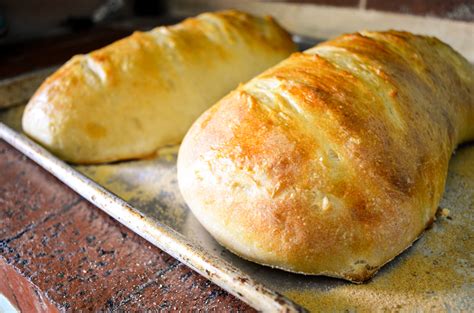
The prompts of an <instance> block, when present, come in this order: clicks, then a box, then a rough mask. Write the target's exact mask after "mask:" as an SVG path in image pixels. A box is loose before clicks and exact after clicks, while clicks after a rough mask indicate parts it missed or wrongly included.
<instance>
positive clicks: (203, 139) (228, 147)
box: [178, 31, 474, 282]
mask: <svg viewBox="0 0 474 313" xmlns="http://www.w3.org/2000/svg"><path fill="white" fill-rule="evenodd" d="M473 83H474V78H473V66H472V65H470V64H469V63H468V62H467V61H466V60H465V59H464V58H463V57H462V56H460V55H459V54H457V53H456V52H455V51H454V50H452V49H451V48H450V47H449V46H447V45H445V44H443V43H442V42H440V41H439V40H437V39H435V38H430V37H423V36H416V35H412V34H410V33H406V32H396V31H389V32H364V33H357V34H350V35H344V36H341V37H339V38H336V39H334V40H332V41H329V42H326V43H323V44H320V45H318V46H316V47H315V48H312V49H309V50H307V51H305V52H304V53H295V54H293V55H292V56H291V57H290V58H288V59H287V60H285V61H283V62H281V63H280V64H279V65H277V66H275V67H273V68H271V69H269V70H267V71H266V72H264V73H263V74H261V75H260V76H258V77H256V78H255V79H253V80H251V81H250V82H248V83H247V84H244V85H241V86H240V87H239V88H238V89H237V90H235V91H233V92H231V93H230V94H229V95H228V96H226V97H225V98H224V99H222V100H221V101H219V102H218V103H217V104H216V105H215V106H214V107H212V108H211V109H209V110H208V111H207V112H206V113H204V114H203V115H202V116H201V117H200V118H199V119H198V120H197V121H196V122H195V123H194V125H193V126H192V128H191V129H190V130H189V132H188V134H187V135H186V137H185V139H184V141H183V144H182V146H181V148H180V152H179V158H178V179H179V185H180V189H181V192H182V194H183V196H184V198H185V200H186V202H187V204H188V205H189V207H190V208H191V210H192V211H193V213H194V214H195V215H196V217H197V218H198V220H199V221H200V222H201V223H202V224H203V225H204V227H205V228H206V229H207V230H208V231H209V232H210V233H211V234H212V235H213V236H214V237H215V238H216V239H217V240H218V241H219V242H220V243H221V244H222V245H223V246H225V247H227V248H228V249H229V250H231V251H233V252H234V253H236V254H238V255H240V256H242V257H244V258H246V259H249V260H252V261H254V262H257V263H261V264H265V265H270V266H273V267H277V268H281V269H285V270H288V271H292V272H299V273H306V274H321V275H328V276H334V277H341V278H344V279H348V280H351V281H355V282H361V281H364V280H367V279H369V278H370V277H371V276H372V275H373V274H374V273H375V272H376V271H377V270H378V269H379V268H380V267H381V266H382V265H384V264H385V263H387V262H388V261H390V260H391V259H393V258H394V257H395V256H396V255H398V254H399V253H401V252H402V251H403V250H405V249H406V248H407V247H409V246H410V245H411V244H412V243H413V241H414V240H415V239H416V238H417V237H418V236H419V235H420V234H421V233H422V232H423V230H424V229H425V228H426V227H427V225H428V224H429V223H431V222H432V220H433V218H434V215H435V212H436V209H437V206H438V203H439V201H440V199H441V196H442V194H443V190H444V184H445V180H446V175H447V168H448V162H449V159H450V156H451V153H452V152H453V150H454V149H455V147H456V145H457V144H459V143H460V142H462V141H466V140H469V139H472V138H474V100H473Z"/></svg>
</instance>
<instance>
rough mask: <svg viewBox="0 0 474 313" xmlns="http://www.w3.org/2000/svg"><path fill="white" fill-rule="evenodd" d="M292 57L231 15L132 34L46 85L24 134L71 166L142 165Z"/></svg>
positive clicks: (78, 59) (282, 44) (286, 46)
mask: <svg viewBox="0 0 474 313" xmlns="http://www.w3.org/2000/svg"><path fill="white" fill-rule="evenodd" d="M294 50H295V46H294V44H293V42H292V41H291V38H290V36H289V34H288V33H287V32H286V31H284V30H283V29H282V28H281V27H280V26H279V25H278V24H276V23H275V22H274V21H273V20H272V19H271V18H269V17H265V18H259V17H254V16H251V15H248V14H245V13H242V12H237V11H223V12H217V13H206V14H201V15H199V16H198V17H196V18H190V19H187V20H185V21H183V22H182V23H180V24H177V25H174V26H170V27H158V28H155V29H153V30H151V31H149V32H135V33H134V34H133V35H131V36H129V37H127V38H125V39H122V40H119V41H117V42H115V43H113V44H111V45H109V46H107V47H104V48H102V49H99V50H97V51H94V52H91V53H89V54H87V55H79V56H75V57H73V58H72V59H71V60H70V61H69V62H67V63H66V64H65V65H64V66H62V67H61V68H60V69H59V70H58V71H57V72H56V73H54V74H53V75H51V77H49V78H48V79H47V80H46V81H45V82H44V83H43V84H42V86H41V87H40V88H39V89H38V91H37V92H36V93H35V95H34V96H33V98H32V99H31V100H30V102H29V104H28V106H27V108H26V110H25V114H24V116H23V128H24V130H25V132H26V133H27V134H28V135H29V136H31V137H33V138H34V139H36V140H37V141H39V142H40V143H41V144H43V145H44V146H46V147H47V148H49V149H50V150H52V151H53V152H55V153H56V154H57V155H58V156H60V157H61V158H63V159H65V160H67V161H71V162H75V163H98V162H108V161H116V160H124V159H130V158H137V157H140V156H143V155H149V154H151V153H153V152H154V151H155V150H156V149H157V148H159V147H161V146H163V145H166V144H176V143H179V142H180V141H181V139H182V137H183V136H184V134H185V132H186V131H187V129H188V128H189V126H190V125H191V124H192V123H193V122H194V120H195V119H196V118H197V117H198V116H199V115H200V114H201V113H202V112H203V111H204V110H206V109H207V108H209V107H210V106H211V105H212V104H213V103H215V102H216V101H217V100H218V99H220V98H221V97H222V96H224V95H225V94H226V93H227V92H229V91H230V90H232V89H233V88H235V87H236V86H237V85H238V83H240V82H244V81H246V80H248V79H250V78H252V77H253V76H255V75H256V74H258V73H260V72H261V71H263V70H264V69H266V68H268V67H270V66H272V65H274V64H276V63H277V62H278V61H280V60H282V59H284V58H285V57H287V56H288V55H289V54H290V53H291V52H293V51H294Z"/></svg>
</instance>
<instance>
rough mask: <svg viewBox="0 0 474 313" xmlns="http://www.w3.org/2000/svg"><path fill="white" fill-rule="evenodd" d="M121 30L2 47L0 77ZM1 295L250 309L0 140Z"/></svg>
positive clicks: (24, 306) (97, 307) (32, 303)
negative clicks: (10, 47) (5, 48)
mask: <svg viewBox="0 0 474 313" xmlns="http://www.w3.org/2000/svg"><path fill="white" fill-rule="evenodd" d="M125 35H126V32H124V31H110V30H109V31H102V32H97V31H94V32H93V33H92V32H89V33H88V32H85V33H81V34H79V35H74V36H65V37H62V40H61V41H58V40H57V39H54V40H50V42H51V43H53V42H54V44H48V43H47V41H48V40H46V41H44V40H43V41H41V42H38V43H36V46H35V43H32V44H25V45H22V46H16V47H14V49H12V50H10V52H8V51H7V52H6V50H3V52H2V54H4V55H3V56H2V57H1V58H0V60H1V61H0V79H1V78H6V77H8V76H12V75H17V74H21V73H22V72H24V71H26V70H29V69H37V68H40V67H44V66H49V65H53V64H57V63H62V62H64V61H65V60H67V59H68V58H69V57H70V56H71V55H73V54H75V53H80V52H84V51H89V50H92V49H95V48H97V47H100V46H103V45H105V44H107V43H108V42H111V41H114V40H116V39H117V38H119V37H123V36H125ZM77 36H81V38H80V39H77ZM74 37H76V38H74ZM85 38H87V39H85ZM35 47H38V48H37V49H35ZM7 301H8V302H10V303H9V304H8V302H7ZM0 304H1V306H0V311H1V309H2V307H3V308H6V307H7V305H10V304H11V305H13V306H14V307H16V309H18V310H20V311H23V312H31V311H37V312H56V311H58V310H59V311H63V310H68V311H69V310H84V311H110V310H114V309H120V310H126V311H128V310H133V311H137V310H140V311H142V310H148V309H165V310H172V309H181V310H185V311H188V310H206V311H207V310H216V311H253V309H252V308H250V307H249V306H247V305H246V304H245V303H243V302H241V301H240V300H238V299H237V298H235V297H234V296H232V295H230V294H228V293H227V292H226V291H224V290H223V289H221V288H220V287H218V286H216V285H214V284H213V283H211V282H210V281H209V280H207V279H205V278H204V277H202V276H200V275H199V274H197V273H196V272H194V271H192V270H191V269H189V268H188V267H187V266H185V265H183V264H181V263H180V262H179V261H177V260H175V259H173V258H172V257H170V256H169V255H167V254H166V253H164V252H162V251H161V250H159V249H158V248H156V247H154V246H152V245H151V244H149V243H148V242H146V241H145V240H144V239H142V238H140V237H139V236H137V235H135V234H134V233H133V232H131V231H130V230H128V229H127V228H125V227H124V226H122V225H120V224H119V223H117V222H116V221H114V220H113V219H112V218H110V217H109V216H107V215H106V214H105V213H103V212H102V211H100V210H99V209H97V208H96V207H94V206H93V205H92V204H90V203H88V202H87V201H86V200H84V199H82V198H81V197H80V196H79V195H77V194H76V193H75V192H74V191H72V190H71V189H69V187H67V186H66V185H64V184H62V183H61V182H60V181H58V180H57V179H56V178H55V177H53V176H52V175H50V174H49V173H47V172H46V171H45V170H43V169H42V168H40V167H39V166H38V165H36V164H35V163H33V162H32V161H30V160H29V159H27V158H26V157H25V156H23V155H22V154H21V153H19V152H18V151H16V150H15V149H14V148H13V147H11V146H9V145H8V144H7V143H5V142H4V141H1V140H0Z"/></svg>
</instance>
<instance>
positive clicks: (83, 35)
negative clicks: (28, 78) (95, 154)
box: [0, 0, 474, 78]
mask: <svg viewBox="0 0 474 313" xmlns="http://www.w3.org/2000/svg"><path fill="white" fill-rule="evenodd" d="M224 8H239V9H243V10H246V11H249V12H253V13H257V14H271V15H274V16H275V17H276V18H277V20H278V21H279V22H280V23H282V24H283V26H285V27H286V28H288V29H289V30H290V31H292V32H293V33H296V34H300V35H304V36H308V37H313V38H317V39H326V38H329V37H332V36H335V35H337V34H340V33H341V32H350V31H356V30H360V29H374V28H376V29H386V28H399V29H400V28H401V29H406V30H410V31H414V32H419V33H427V34H433V35H436V36H438V37H441V39H443V40H445V41H448V43H450V44H451V45H453V46H454V47H455V48H456V49H458V50H459V51H461V52H462V53H463V54H465V55H466V54H467V57H468V58H469V59H471V60H472V58H474V54H473V55H472V56H471V53H472V52H471V50H472V47H470V46H472V45H474V43H473V41H472V39H473V36H474V35H473V30H474V28H473V24H474V23H473V22H474V0H397V1H393V0H332V1H331V0H288V1H269V0H266V1H263V0H262V1H246V0H240V1H238V0H237V1H235V0H234V1H232V0H207V1H205V0H168V1H166V0H81V1H64V0H21V1H19V0H0V77H3V78H4V77H8V76H12V75H15V74H18V73H21V72H24V71H29V70H34V69H37V68H41V67H44V66H48V65H52V64H59V63H62V62H64V61H65V60H67V59H69V57H70V56H71V55H73V54H76V53H83V52H88V51H90V50H93V49H96V48H98V47H101V46H104V45H105V44H108V43H110V42H112V41H115V40H117V39H118V38H121V37H124V36H127V35H129V34H130V33H131V32H132V31H133V30H146V29H150V28H152V27H154V26H158V25H166V24H172V23H175V22H177V21H179V20H181V19H182V18H184V17H186V16H190V15H195V14H197V13H199V12H203V11H211V10H217V9H224ZM469 35H470V36H469ZM6 62H8V64H6ZM5 65H8V66H5Z"/></svg>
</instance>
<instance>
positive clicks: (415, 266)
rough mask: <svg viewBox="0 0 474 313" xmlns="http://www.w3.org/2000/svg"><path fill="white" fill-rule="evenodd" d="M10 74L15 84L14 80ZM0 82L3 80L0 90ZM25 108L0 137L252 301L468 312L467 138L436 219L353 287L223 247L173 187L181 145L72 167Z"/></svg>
mask: <svg viewBox="0 0 474 313" xmlns="http://www.w3.org/2000/svg"><path fill="white" fill-rule="evenodd" d="M27 77H29V79H28V80H25V82H26V83H27V84H30V85H31V81H32V80H31V75H30V76H27ZM13 81H14V82H15V84H16V86H18V84H19V85H20V86H21V79H20V80H18V79H17V80H13ZM19 81H20V83H19ZM33 81H34V80H33ZM5 86H8V85H7V84H5V83H4V84H3V85H2V84H1V83H0V89H2V88H3V89H4V90H3V92H5V88H8V87H5ZM19 89H20V90H21V88H19ZM16 90H18V88H16ZM24 90H25V93H26V92H28V94H21V93H20V95H19V99H21V100H24V99H27V98H28V97H29V96H30V95H31V90H32V89H31V88H25V89H24ZM1 94H2V91H1V90H0V95H1ZM21 100H20V101H21ZM9 101H10V102H11V103H15V102H16V101H15V99H13V100H12V99H10V100H9ZM23 107H24V105H17V106H15V107H12V108H10V109H4V110H2V111H0V121H2V122H4V123H5V124H6V125H9V126H10V127H11V128H9V127H6V126H1V125H0V137H1V138H4V139H5V140H6V141H8V142H10V143H11V144H13V145H14V146H15V147H17V148H18V149H19V150H21V151H22V152H23V153H25V154H26V155H28V156H29V157H30V158H32V159H33V160H34V161H36V162H38V163H39V164H40V165H42V166H43V167H45V168H46V169H47V170H49V171H50V172H52V173H53V175H55V176H57V177H58V178H60V179H61V180H62V181H64V182H65V183H66V184H68V185H69V186H71V187H72V188H73V189H75V190H76V191H77V192H78V193H80V194H81V195H83V196H84V197H85V198H87V199H88V200H89V201H91V202H93V203H94V204H96V205H97V206H98V207H99V208H101V209H103V210H104V211H106V212H107V213H108V214H110V215H111V216H113V217H114V218H116V219H117V220H118V221H120V222H121V223H123V224H125V225H126V226H128V227H129V228H131V229H132V230H133V231H135V232H136V233H138V234H139V235H141V236H143V237H144V238H145V239H147V240H149V241H150V242H151V243H153V244H155V245H157V246H158V247H160V248H162V249H163V250H165V251H166V252H168V253H170V254H171V255H173V256H174V257H176V258H177V259H179V260H181V261H183V262H184V263H186V264H187V265H189V266H190V267H192V268H194V269H196V270H197V271H198V272H200V273H201V274H203V275H204V276H206V277H208V278H209V279H211V280H212V281H214V282H215V283H217V284H219V285H220V286H222V287H223V288H225V289H227V290H228V291H230V292H231V293H233V294H234V295H236V296H238V297H239V298H241V299H242V300H244V301H246V302H247V303H249V304H251V305H253V306H254V307H256V308H257V309H262V310H266V311H274V310H286V309H288V310H300V309H301V307H299V305H301V306H302V307H304V308H307V309H309V310H311V311H328V310H330V311H345V310H357V311H362V312H363V311H374V310H377V311H379V310H382V311H383V310H402V311H425V310H430V311H432V310H435V311H452V310H454V311H474V300H473V299H474V297H473V296H474V274H473V273H474V271H473V253H474V249H473V248H474V244H473V238H472V237H473V234H474V223H473V222H474V214H473V208H474V145H473V144H469V145H465V146H463V147H460V148H459V149H458V150H457V152H456V154H455V155H454V156H453V158H452V160H451V163H450V167H449V176H448V180H447V184H446V191H445V194H444V197H443V200H442V202H441V204H440V210H439V212H438V218H437V220H436V221H435V223H434V224H433V226H432V227H431V228H430V229H429V230H427V231H426V232H425V234H424V235H423V236H422V237H421V239H419V240H418V241H417V242H415V244H414V245H413V246H412V247H411V248H410V249H408V250H407V251H405V252H404V253H403V254H402V255H400V256H398V257H397V258H396V259H395V260H394V261H392V262H390V263H389V264H388V265H387V266H385V267H384V268H382V270H381V271H380V272H379V273H378V274H377V276H376V277H375V278H374V279H372V280H371V281H369V282H368V283H366V284H363V285H354V284H351V283H348V282H345V281H342V280H338V279H332V278H325V277H316V276H303V275H298V274H291V273H287V272H284V271H281V270H276V269H271V268H267V267H263V266H260V265H256V264H253V263H251V262H248V261H245V260H243V259H241V258H239V257H237V256H235V255H233V254H232V253H230V252H228V251H227V250H225V249H224V248H222V247H221V246H220V245H219V244H218V243H217V242H216V241H215V240H214V239H213V238H212V237H211V236H210V235H209V234H208V233H207V232H206V231H205V230H204V229H203V227H202V226H201V225H200V224H199V223H198V222H197V220H196V219H195V218H194V216H193V215H192V214H191V213H190V211H189V209H188V207H187V206H186V204H185V203H184V201H183V199H182V197H181V195H180V193H179V190H178V186H177V179H176V154H177V151H178V147H166V148H163V149H160V150H159V151H158V152H157V155H156V156H155V157H154V158H150V159H146V160H137V161H129V162H120V163H114V164H104V165H96V166H70V165H67V164H65V163H63V162H61V161H59V160H57V159H56V158H55V157H54V156H52V155H50V154H49V153H48V152H47V151H45V150H44V149H42V148H41V147H39V146H38V145H36V144H35V143H33V142H31V141H29V140H27V139H26V137H23V136H21V135H19V133H20V132H21V127H20V125H21V124H20V122H19V121H20V118H21V113H22V110H23ZM12 129H14V130H12ZM80 173H82V174H84V175H85V176H86V177H88V178H90V180H88V179H87V178H86V177H85V176H83V175H81V174H80ZM108 191H110V192H112V193H109V192H108ZM115 195H117V196H118V197H116V196H115ZM122 199H123V200H124V201H123V200H122ZM264 286H266V287H264ZM278 293H280V294H282V295H284V297H280V296H279V295H278ZM290 300H292V301H294V302H296V303H297V304H299V305H296V304H294V303H293V302H292V301H290Z"/></svg>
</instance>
